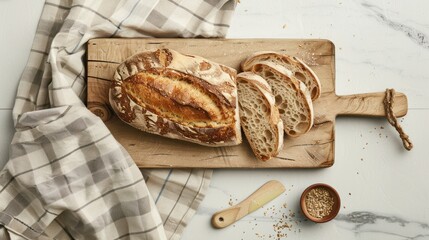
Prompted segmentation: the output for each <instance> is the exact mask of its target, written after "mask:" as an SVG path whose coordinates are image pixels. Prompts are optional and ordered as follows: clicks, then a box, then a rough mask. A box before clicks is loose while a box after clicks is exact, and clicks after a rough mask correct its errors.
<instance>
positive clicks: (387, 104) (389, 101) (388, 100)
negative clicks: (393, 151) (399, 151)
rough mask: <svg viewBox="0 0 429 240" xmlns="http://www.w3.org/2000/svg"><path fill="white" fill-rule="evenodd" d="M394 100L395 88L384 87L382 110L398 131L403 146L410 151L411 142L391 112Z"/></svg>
mask: <svg viewBox="0 0 429 240" xmlns="http://www.w3.org/2000/svg"><path fill="white" fill-rule="evenodd" d="M394 101H395V89H393V88H388V89H386V97H385V98H384V110H385V111H386V118H387V121H388V122H389V123H390V125H392V126H393V127H394V128H395V129H396V131H398V133H399V137H400V138H401V139H402V144H403V145H404V148H405V149H407V150H408V151H410V150H411V149H412V148H413V143H412V142H411V140H410V138H409V137H408V135H407V134H406V133H405V132H404V130H403V129H402V127H401V125H400V124H399V122H398V120H397V119H396V116H395V114H394V113H393V104H394Z"/></svg>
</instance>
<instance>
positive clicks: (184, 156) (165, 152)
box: [87, 39, 408, 168]
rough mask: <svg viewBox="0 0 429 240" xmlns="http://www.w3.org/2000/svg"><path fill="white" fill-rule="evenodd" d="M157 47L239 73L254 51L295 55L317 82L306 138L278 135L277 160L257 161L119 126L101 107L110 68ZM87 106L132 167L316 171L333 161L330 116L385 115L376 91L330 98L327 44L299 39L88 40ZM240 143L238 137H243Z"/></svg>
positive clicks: (401, 101)
mask: <svg viewBox="0 0 429 240" xmlns="http://www.w3.org/2000/svg"><path fill="white" fill-rule="evenodd" d="M158 48H171V49H174V50H176V51H179V52H181V53H184V54H194V55H199V56H202V57H205V58H208V59H210V60H212V61H216V62H219V63H222V64H225V65H228V66H230V67H233V68H236V69H237V70H239V65H240V62H241V61H242V60H244V59H245V58H246V57H247V56H248V55H250V54H252V53H253V52H256V51H264V50H267V51H278V52H281V53H286V54H289V55H292V56H297V57H299V58H301V59H302V60H303V61H304V62H306V63H307V64H308V65H309V66H310V67H311V68H312V69H313V70H314V71H315V72H316V74H317V75H318V76H319V78H320V80H321V85H322V95H321V97H320V98H319V99H317V100H316V101H314V103H313V104H314V111H315V121H314V126H313V128H312V129H311V130H310V132H308V133H306V134H305V135H302V136H300V137H297V138H290V137H285V139H284V143H285V144H284V146H283V149H282V150H281V151H280V154H279V155H278V156H277V157H276V158H273V159H271V160H269V161H267V162H262V161H259V160H257V159H256V158H255V157H254V155H253V153H252V151H251V149H250V147H249V145H248V143H247V142H246V141H245V140H244V141H243V144H241V145H238V146H234V147H205V146H200V145H197V144H193V143H188V142H184V141H178V140H173V139H168V138H164V137H160V136H157V135H153V134H149V133H145V132H141V131H139V130H137V129H134V128H133V127H130V126H128V125H127V124H125V123H123V122H122V121H120V120H119V119H118V118H117V117H116V116H115V115H114V114H112V110H111V109H110V107H109V101H108V91H109V87H110V81H111V80H112V76H113V73H114V71H115V69H116V67H117V66H118V65H119V64H120V63H121V62H122V61H124V60H125V59H126V58H128V57H130V56H131V55H133V54H135V53H138V52H141V51H144V50H155V49H158ZM87 75H88V98H87V101H88V102H87V104H88V105H87V106H88V108H89V109H90V110H91V111H92V112H93V113H95V114H96V115H98V116H100V117H101V118H102V119H103V120H104V121H105V123H106V126H107V127H108V128H109V129H110V131H111V132H112V134H113V136H114V137H115V138H116V139H117V140H118V141H119V142H120V143H121V144H122V145H123V146H124V147H125V149H126V150H127V151H128V152H129V153H130V155H131V156H132V158H133V159H134V161H135V162H136V164H137V166H139V167H140V168H320V167H329V166H332V165H333V163H334V157H335V118H336V117H337V116H338V115H356V116H378V117H382V116H385V111H384V107H383V99H384V92H380V93H366V94H356V95H348V96H338V95H336V94H335V46H334V44H333V43H332V42H330V41H329V40H319V39H318V40H304V39H92V40H90V41H89V42H88V71H87ZM393 110H394V112H395V114H396V116H404V115H405V114H406V113H407V110H408V105H407V98H406V96H405V95H404V94H402V93H397V94H396V95H395V105H394V108H393ZM243 137H244V135H243Z"/></svg>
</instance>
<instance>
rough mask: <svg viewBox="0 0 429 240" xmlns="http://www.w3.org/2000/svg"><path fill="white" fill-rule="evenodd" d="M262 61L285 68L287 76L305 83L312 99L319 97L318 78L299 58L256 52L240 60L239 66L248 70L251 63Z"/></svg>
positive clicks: (268, 52)
mask: <svg viewBox="0 0 429 240" xmlns="http://www.w3.org/2000/svg"><path fill="white" fill-rule="evenodd" d="M262 61H265V62H266V61H268V62H272V63H274V64H276V65H279V66H280V67H284V68H286V69H287V70H286V73H287V74H288V76H289V77H291V76H294V77H295V78H297V79H298V80H300V81H301V82H303V83H304V84H305V86H306V87H307V88H308V90H309V91H310V94H311V99H312V100H316V99H317V98H319V96H320V93H321V86H320V81H319V78H318V77H317V76H316V74H315V73H314V72H313V70H311V68H310V67H309V66H307V64H305V63H304V62H303V61H301V60H300V59H299V58H297V57H292V56H289V55H286V54H280V53H277V52H270V51H262V52H256V53H254V54H252V55H251V56H249V57H248V58H247V59H246V60H245V61H243V62H242V64H241V68H242V69H243V71H250V69H251V68H252V66H253V65H255V64H257V63H258V62H262Z"/></svg>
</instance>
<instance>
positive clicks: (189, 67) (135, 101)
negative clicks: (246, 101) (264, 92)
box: [109, 49, 241, 146]
mask: <svg viewBox="0 0 429 240" xmlns="http://www.w3.org/2000/svg"><path fill="white" fill-rule="evenodd" d="M236 74H237V73H236V70H235V69H232V68H229V67H227V66H224V65H220V64H217V63H214V62H211V61H209V60H207V59H204V58H202V57H198V56H191V55H183V54H181V53H178V52H176V51H174V50H171V49H159V50H156V51H146V52H142V53H138V54H136V55H134V56H132V57H130V58H128V59H126V60H125V61H124V62H123V63H122V64H121V65H119V66H118V68H117V69H116V72H115V74H114V81H113V82H112V86H111V88H110V92H109V101H110V104H111V106H112V108H113V110H114V112H115V113H116V114H117V115H118V117H119V118H120V119H121V120H122V121H124V122H125V123H127V124H129V125H131V126H133V127H135V128H138V129H140V130H143V131H145V132H149V133H154V134H158V135H161V136H165V137H169V138H175V139H181V140H185V141H189V142H194V143H198V144H202V145H207V146H229V145H237V144H239V143H241V131H240V125H239V124H240V123H239V115H238V106H237V105H238V104H237V101H238V98H237V86H236V82H235V80H236V79H235V78H236Z"/></svg>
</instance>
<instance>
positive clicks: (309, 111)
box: [251, 61, 314, 137]
mask: <svg viewBox="0 0 429 240" xmlns="http://www.w3.org/2000/svg"><path fill="white" fill-rule="evenodd" d="M251 71H252V72H254V73H256V74H258V75H260V76H261V77H263V78H264V79H265V80H266V81H267V83H268V84H269V85H270V86H271V88H272V90H273V94H274V97H275V98H278V99H281V101H280V102H278V103H276V105H277V107H278V108H279V111H280V117H281V119H282V120H283V124H284V130H285V132H286V134H288V135H289V136H291V137H298V136H300V135H302V134H304V133H306V132H308V131H309V130H310V129H311V127H312V126H313V118H314V112H313V103H312V100H311V96H310V93H309V91H308V89H307V87H306V86H305V85H304V84H303V83H302V82H301V81H299V80H298V79H296V78H295V77H294V76H290V75H288V73H287V72H285V68H284V67H282V66H279V65H277V64H274V63H272V62H269V61H261V62H259V63H257V64H255V65H253V66H252V68H251ZM264 71H268V72H270V73H272V74H273V76H275V77H274V78H275V79H277V80H278V81H279V82H281V83H282V86H284V87H285V88H287V89H290V90H291V91H290V93H289V94H293V96H287V94H288V93H287V92H284V91H281V89H279V88H278V86H276V85H274V84H273V82H272V79H269V78H268V77H267V76H264V73H263V72H264ZM288 97H289V98H290V99H293V101H296V102H297V104H299V106H301V107H302V109H295V108H293V107H292V106H293V105H294V103H293V102H292V103H291V102H289V103H288V102H287V100H286V99H287V98H288ZM284 104H285V105H286V107H285V106H283V105H284ZM295 107H296V106H295ZM288 111H290V113H288ZM301 114H302V117H303V118H305V120H300V119H301ZM293 115H297V117H296V116H293ZM293 119H295V120H296V121H295V122H292V121H291V120H293ZM298 126H299V127H298Z"/></svg>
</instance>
